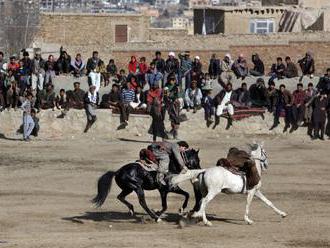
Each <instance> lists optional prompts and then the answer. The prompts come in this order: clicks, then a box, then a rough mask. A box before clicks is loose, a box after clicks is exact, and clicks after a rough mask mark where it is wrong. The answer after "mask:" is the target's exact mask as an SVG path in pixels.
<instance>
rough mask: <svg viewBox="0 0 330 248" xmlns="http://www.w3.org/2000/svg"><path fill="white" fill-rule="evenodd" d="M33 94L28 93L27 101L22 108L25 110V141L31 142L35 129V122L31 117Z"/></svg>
mask: <svg viewBox="0 0 330 248" xmlns="http://www.w3.org/2000/svg"><path fill="white" fill-rule="evenodd" d="M31 106H32V94H31V93H30V92H28V93H27V95H26V99H25V101H24V102H23V104H22V106H21V108H22V110H23V140H24V141H30V135H31V133H32V131H33V128H34V121H33V119H32V117H31V108H32V107H31Z"/></svg>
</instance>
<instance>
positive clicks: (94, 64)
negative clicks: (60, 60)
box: [86, 51, 103, 92]
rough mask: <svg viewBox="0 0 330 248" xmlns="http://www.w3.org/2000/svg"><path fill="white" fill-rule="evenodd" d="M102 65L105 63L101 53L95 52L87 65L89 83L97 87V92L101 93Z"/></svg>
mask: <svg viewBox="0 0 330 248" xmlns="http://www.w3.org/2000/svg"><path fill="white" fill-rule="evenodd" d="M102 63H103V61H102V60H101V59H100V58H99V52H97V51H94V52H93V55H92V57H91V58H89V59H88V61H87V65H86V70H87V75H88V83H89V85H94V86H95V88H96V92H98V91H99V89H100V86H101V72H100V66H101V65H102Z"/></svg>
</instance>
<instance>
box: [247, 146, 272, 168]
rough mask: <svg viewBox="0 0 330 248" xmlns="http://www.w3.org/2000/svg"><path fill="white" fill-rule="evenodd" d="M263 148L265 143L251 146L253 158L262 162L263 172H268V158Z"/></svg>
mask: <svg viewBox="0 0 330 248" xmlns="http://www.w3.org/2000/svg"><path fill="white" fill-rule="evenodd" d="M263 146H264V144H263V142H262V143H261V144H258V143H256V142H253V143H252V144H249V147H250V150H251V157H252V158H253V159H255V160H259V161H260V166H261V170H266V169H268V158H267V153H266V151H265V149H264V147H263Z"/></svg>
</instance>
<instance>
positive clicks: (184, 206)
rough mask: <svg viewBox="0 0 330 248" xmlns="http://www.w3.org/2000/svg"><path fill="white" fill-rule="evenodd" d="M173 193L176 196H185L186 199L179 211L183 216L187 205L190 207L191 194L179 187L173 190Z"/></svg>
mask: <svg viewBox="0 0 330 248" xmlns="http://www.w3.org/2000/svg"><path fill="white" fill-rule="evenodd" d="M171 192H173V193H175V194H179V195H183V196H184V197H185V199H184V202H183V204H182V207H181V208H180V209H179V212H180V213H181V214H183V213H184V210H185V209H186V207H187V205H188V201H189V193H188V192H186V191H184V190H182V189H181V188H179V187H175V188H174V189H173V190H171Z"/></svg>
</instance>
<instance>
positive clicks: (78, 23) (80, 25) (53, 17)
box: [37, 13, 150, 47]
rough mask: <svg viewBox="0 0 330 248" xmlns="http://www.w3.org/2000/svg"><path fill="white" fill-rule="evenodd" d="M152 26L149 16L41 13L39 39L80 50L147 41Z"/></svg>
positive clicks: (42, 41) (43, 41)
mask: <svg viewBox="0 0 330 248" xmlns="http://www.w3.org/2000/svg"><path fill="white" fill-rule="evenodd" d="M59 23H60V24H61V28H59V26H58V25H59ZM149 27H150V17H148V16H144V15H142V14H126V13H123V14H122V13H102V14H89V13H42V14H41V15H40V30H39V33H38V35H37V37H38V42H41V43H46V44H47V43H56V44H63V45H67V44H71V45H74V46H81V47H84V46H88V45H90V46H98V45H99V44H108V45H111V44H114V43H129V42H145V41H146V40H147V39H148V36H149Z"/></svg>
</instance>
